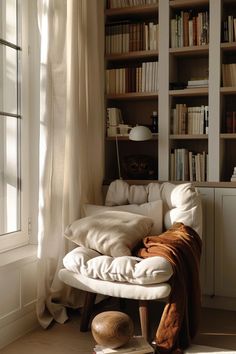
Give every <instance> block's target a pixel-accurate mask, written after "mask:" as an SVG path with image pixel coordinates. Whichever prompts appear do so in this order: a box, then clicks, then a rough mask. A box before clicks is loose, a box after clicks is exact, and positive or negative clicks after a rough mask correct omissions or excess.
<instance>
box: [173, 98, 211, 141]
mask: <svg viewBox="0 0 236 354" xmlns="http://www.w3.org/2000/svg"><path fill="white" fill-rule="evenodd" d="M208 117H209V107H208V106H204V105H202V106H197V107H187V106H186V104H185V103H179V104H176V106H175V108H173V109H172V133H173V134H190V135H193V134H208Z"/></svg>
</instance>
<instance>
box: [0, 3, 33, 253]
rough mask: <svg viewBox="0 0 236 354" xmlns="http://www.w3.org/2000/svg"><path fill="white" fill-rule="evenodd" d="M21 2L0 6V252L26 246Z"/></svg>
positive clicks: (0, 4) (25, 161)
mask: <svg viewBox="0 0 236 354" xmlns="http://www.w3.org/2000/svg"><path fill="white" fill-rule="evenodd" d="M24 2H25V1H24V0H1V2H0V251H2V250H6V249H10V248H13V247H17V246H19V245H23V244H25V243H27V242H28V232H27V228H28V227H27V204H26V194H27V193H26V189H25V186H26V184H27V161H28V159H27V154H25V153H24V152H25V151H26V144H27V139H25V136H26V132H25V131H26V130H27V114H26V112H27V110H26V107H24V106H23V105H22V102H23V100H22V98H23V95H22V93H23V85H25V84H24V76H23V75H22V72H24V71H23V67H24V65H25V64H24V61H25V59H24V58H25V57H26V56H25V53H24V51H25V48H27V46H26V43H25V39H27V38H23V36H22V33H24V32H23V27H24V26H25V24H26V23H25V21H26V20H25V19H24V20H22V15H23V13H24V9H23V8H22V6H23V3H24ZM26 13H27V11H26ZM26 22H27V21H26ZM24 112H25V114H24Z"/></svg>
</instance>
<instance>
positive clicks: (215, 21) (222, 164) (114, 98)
mask: <svg viewBox="0 0 236 354" xmlns="http://www.w3.org/2000/svg"><path fill="white" fill-rule="evenodd" d="M124 3H125V2H124ZM199 14H201V15H199ZM194 17H196V18H197V17H200V19H199V18H198V19H196V20H194V21H196V22H197V23H198V22H200V23H201V24H202V25H201V26H203V27H202V28H203V31H204V35H202V36H201V35H199V34H198V35H197V37H199V39H198V42H196V43H195V42H194V43H193V41H192V40H190V39H189V38H188V39H186V33H185V34H184V28H185V31H186V28H187V27H186V25H187V24H188V26H190V27H188V28H190V29H191V26H192V25H191V23H190V25H189V22H188V21H191V20H192V19H193V18H194ZM105 18H106V26H107V25H108V26H109V24H111V25H114V24H115V23H117V22H122V21H127V22H132V23H142V24H144V23H149V22H153V23H155V24H158V47H157V48H155V49H148V50H146V49H142V50H140V49H139V50H130V51H128V52H124V53H106V54H105V67H106V70H107V69H116V68H122V67H126V68H132V67H137V66H142V63H144V62H145V63H148V62H158V74H157V76H158V87H156V88H155V89H154V90H150V91H149V92H137V91H136V90H133V91H132V92H123V93H110V92H108V93H107V94H106V97H105V101H106V107H109V106H110V107H112V106H114V107H118V108H119V109H120V110H121V111H122V114H123V119H124V121H125V123H127V124H129V125H131V126H133V125H135V124H143V125H147V126H151V120H150V117H151V114H152V112H153V111H157V112H158V134H156V135H154V136H153V139H152V140H151V141H149V142H141V143H137V144H136V143H134V142H131V141H129V139H128V136H125V137H122V136H119V137H118V140H119V149H120V155H121V159H122V157H123V156H125V155H126V154H130V155H133V154H134V155H135V154H147V155H151V156H152V157H153V158H154V159H155V164H156V167H155V176H154V179H158V180H160V181H165V180H172V179H173V180H174V181H176V176H175V175H172V171H173V166H171V164H172V163H173V155H172V154H173V153H175V150H180V149H185V150H187V151H190V152H192V153H193V154H204V158H205V159H206V161H205V162H204V164H205V169H206V171H205V172H204V176H205V177H204V179H200V180H199V181H198V180H197V182H201V183H203V184H204V183H205V185H207V183H208V182H216V183H219V182H222V183H223V182H224V183H225V182H229V181H230V177H231V175H232V171H233V168H234V166H236V154H235V153H234V151H236V100H235V95H236V82H235V83H234V82H233V83H230V85H228V84H225V82H224V80H223V65H227V64H235V66H232V68H233V70H235V73H236V35H235V32H236V2H235V1H234V0H171V1H166V0H159V1H158V4H157V3H155V4H146V5H142V6H141V5H139V6H132V7H125V8H111V9H106V10H105ZM234 19H235V21H234ZM175 20H176V21H177V25H176V23H174V22H175ZM178 21H179V22H178ZM181 21H183V22H182V26H183V29H182V32H181V30H180V34H179V36H182V37H183V38H182V39H181V40H179V42H178V45H176V41H175V40H173V38H172V36H173V29H172V26H177V28H179V27H178V26H180V27H181ZM226 21H227V22H228V27H229V28H231V34H229V33H228V35H227V34H226V35H225V31H226ZM234 22H235V27H234V26H232V23H233V24H234ZM198 26H200V25H198ZM174 28H175V27H174ZM200 28H201V27H200ZM189 31H190V32H189V33H188V36H190V35H191V33H192V32H191V31H192V30H189ZM227 36H228V37H227ZM201 37H202V40H201V39H200V38H201ZM227 38H229V39H228V40H227ZM168 39H169V40H168ZM173 43H174V44H173ZM191 44H193V45H191ZM232 68H231V70H232ZM205 79H208V85H202V86H199V87H194V86H191V88H189V86H188V85H187V84H188V82H189V81H193V80H205ZM187 86H188V87H187ZM179 106H182V107H186V108H184V109H186V110H187V113H184V114H182V115H181V117H184V116H186V117H187V118H186V117H185V118H183V119H187V126H188V124H191V123H190V122H191V120H190V121H189V119H188V118H189V117H188V116H189V115H190V116H191V114H192V112H191V109H192V110H193V111H194V109H195V108H197V107H208V113H207V114H208V117H207V118H203V117H202V118H201V119H203V122H202V123H201V126H202V125H203V129H202V128H201V130H199V131H197V130H195V129H193V130H191V129H190V130H188V129H187V128H186V130H185V132H184V133H183V131H181V130H180V131H179V132H178V131H176V130H173V110H174V109H175V108H176V107H179ZM189 112H190V113H189ZM198 119H200V118H198ZM207 119H208V121H207ZM205 120H206V121H205ZM227 122H228V124H227ZM230 122H231V123H230ZM233 122H234V123H233ZM206 124H208V127H207V129H206ZM230 125H231V128H230ZM114 142H115V139H114V137H107V139H106V161H107V164H106V173H105V175H106V179H114V178H116V177H117V171H116V155H115V153H116V150H115V143H114ZM188 163H190V160H189V161H188ZM110 169H111V170H110ZM109 171H112V172H109ZM124 178H125V176H124ZM131 179H132V178H131ZM133 179H134V178H133ZM144 179H145V178H144ZM185 179H186V180H189V179H190V177H189V174H187V175H185V176H184V180H185ZM181 181H182V177H181Z"/></svg>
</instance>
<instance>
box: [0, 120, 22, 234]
mask: <svg viewBox="0 0 236 354" xmlns="http://www.w3.org/2000/svg"><path fill="white" fill-rule="evenodd" d="M19 124H20V121H19V120H18V119H17V118H13V117H3V116H0V234H4V233H9V232H14V231H17V230H19V228H20V225H19V220H20V218H19V214H20V209H19V206H20V200H19V198H20V191H19V180H20V176H19V157H18V152H17V151H18V149H19V141H18V136H19Z"/></svg>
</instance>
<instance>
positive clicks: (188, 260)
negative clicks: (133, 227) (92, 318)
mask: <svg viewBox="0 0 236 354" xmlns="http://www.w3.org/2000/svg"><path fill="white" fill-rule="evenodd" d="M201 247H202V242H201V239H200V237H199V236H198V234H197V233H196V232H195V231H194V230H193V229H192V228H191V227H188V226H185V225H184V224H182V223H175V224H174V225H173V226H172V228H170V229H169V230H167V231H166V232H164V233H163V234H161V235H159V236H147V237H145V238H144V240H143V244H142V245H141V246H140V245H139V247H138V248H136V250H135V254H136V255H138V256H139V257H143V258H147V257H153V256H162V257H164V258H166V259H168V261H169V262H170V263H171V264H172V267H173V271H174V274H173V276H172V277H171V279H170V283H171V293H170V295H169V301H168V303H167V304H166V305H165V307H164V311H163V314H162V317H161V321H160V324H159V326H158V329H157V332H156V353H183V349H186V348H187V347H188V346H189V345H190V343H191V341H192V339H193V337H194V336H195V334H196V332H197V329H198V324H199V317H200V306H201V300H200V298H201V295H200V281H199V264H200V256H201Z"/></svg>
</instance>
